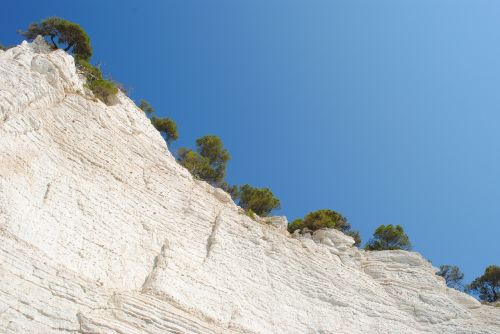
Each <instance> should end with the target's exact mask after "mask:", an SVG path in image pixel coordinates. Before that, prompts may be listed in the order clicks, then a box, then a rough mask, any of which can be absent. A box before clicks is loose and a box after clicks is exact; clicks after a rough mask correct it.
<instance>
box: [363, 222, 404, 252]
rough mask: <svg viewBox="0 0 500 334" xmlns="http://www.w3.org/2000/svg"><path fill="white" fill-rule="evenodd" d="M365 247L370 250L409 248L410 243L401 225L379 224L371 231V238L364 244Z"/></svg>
mask: <svg viewBox="0 0 500 334" xmlns="http://www.w3.org/2000/svg"><path fill="white" fill-rule="evenodd" d="M365 249H366V250H372V251H374V250H377V251H378V250H388V249H403V250H410V249H411V243H410V239H409V238H408V236H407V235H406V234H405V232H404V230H403V227H401V225H396V226H393V225H391V224H389V225H387V226H385V225H380V226H379V227H378V228H377V229H376V230H375V232H374V233H373V239H371V240H370V241H369V242H368V243H367V244H366V245H365Z"/></svg>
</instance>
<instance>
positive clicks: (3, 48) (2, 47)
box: [0, 43, 7, 51]
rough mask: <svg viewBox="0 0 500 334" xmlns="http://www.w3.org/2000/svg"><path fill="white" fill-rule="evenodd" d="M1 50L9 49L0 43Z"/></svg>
mask: <svg viewBox="0 0 500 334" xmlns="http://www.w3.org/2000/svg"><path fill="white" fill-rule="evenodd" d="M0 50H2V51H5V50H7V48H6V47H5V46H3V44H2V43H0Z"/></svg>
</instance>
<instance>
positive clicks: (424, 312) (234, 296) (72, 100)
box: [0, 41, 500, 334]
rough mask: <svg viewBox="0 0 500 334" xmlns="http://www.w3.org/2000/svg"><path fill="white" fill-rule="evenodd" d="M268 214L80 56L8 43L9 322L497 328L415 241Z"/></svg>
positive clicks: (232, 329) (496, 320)
mask: <svg viewBox="0 0 500 334" xmlns="http://www.w3.org/2000/svg"><path fill="white" fill-rule="evenodd" d="M257 220H258V221H254V220H252V219H251V218H249V217H248V216H247V215H245V214H244V213H242V210H240V209H239V208H238V207H237V206H235V205H234V203H233V202H232V201H231V200H230V198H229V197H228V196H227V194H225V193H224V192H222V191H220V190H218V189H214V188H212V187H211V186H209V185H208V184H206V183H204V182H201V181H197V180H194V179H193V178H192V177H191V175H190V174H189V172H187V171H186V170H185V169H184V168H182V167H181V166H179V165H178V164H177V163H176V161H175V159H174V158H173V157H172V155H171V154H170V153H169V151H168V149H167V147H166V145H165V142H164V141H163V139H162V138H161V136H160V135H159V133H158V132H157V131H156V130H155V129H154V128H153V127H152V126H151V124H150V122H149V121H148V119H147V118H146V117H145V115H144V114H143V113H142V112H141V111H140V110H139V109H138V108H137V107H136V106H135V104H134V103H133V102H132V101H130V100H129V99H128V98H127V97H126V96H124V95H122V94H120V95H119V96H118V98H117V101H116V103H114V104H113V105H112V106H106V105H105V104H103V103H102V102H100V101H97V100H95V99H93V98H92V96H90V95H89V92H88V91H87V90H86V89H85V88H84V85H83V81H82V78H81V77H80V76H79V75H78V74H77V72H76V70H75V66H74V61H73V58H72V57H71V56H69V55H67V54H66V53H64V52H63V51H61V50H58V51H53V52H51V51H50V50H48V49H47V48H46V47H45V46H44V44H43V43H42V42H41V41H36V42H34V43H31V44H29V43H26V42H24V43H23V44H22V45H20V46H18V47H15V48H12V49H9V50H8V51H5V52H3V51H0V332H1V333H62V332H73V333H346V334H347V333H349V334H352V333H474V334H477V333H500V309H499V308H494V307H487V306H481V305H480V304H479V303H478V302H477V301H476V300H475V299H473V298H472V297H469V296H467V295H465V294H462V293H459V292H457V291H455V290H451V289H448V288H447V287H446V286H445V284H444V282H443V280H442V279H441V278H439V277H437V276H436V275H435V274H434V269H433V268H432V266H431V264H430V263H428V261H426V260H425V259H423V258H422V257H421V256H420V255H419V254H417V253H412V252H404V251H384V252H364V251H360V250H358V249H357V248H355V247H352V244H353V240H352V239H351V238H350V237H347V236H345V235H343V234H342V233H340V232H338V231H334V230H325V231H318V232H316V233H315V234H314V235H312V236H310V235H304V236H298V235H295V236H290V235H289V234H288V233H287V232H286V231H285V230H284V226H285V225H284V224H285V222H286V218H274V219H270V220H260V219H257Z"/></svg>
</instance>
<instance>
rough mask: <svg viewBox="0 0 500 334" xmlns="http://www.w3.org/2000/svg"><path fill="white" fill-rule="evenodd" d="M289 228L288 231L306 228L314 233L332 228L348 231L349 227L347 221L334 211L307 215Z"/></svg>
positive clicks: (315, 212) (314, 212)
mask: <svg viewBox="0 0 500 334" xmlns="http://www.w3.org/2000/svg"><path fill="white" fill-rule="evenodd" d="M292 224H293V225H292V226H291V227H290V226H289V230H290V229H291V230H293V231H295V230H296V229H303V228H308V229H309V230H311V231H316V230H319V229H322V228H334V229H337V230H340V231H342V232H347V231H349V230H350V228H351V225H350V224H349V223H348V222H347V219H346V218H345V217H344V216H342V215H341V214H340V213H338V212H336V211H334V210H318V211H313V212H310V213H308V214H307V215H306V216H305V217H304V219H300V221H299V220H295V221H293V222H292ZM293 231H292V232H293Z"/></svg>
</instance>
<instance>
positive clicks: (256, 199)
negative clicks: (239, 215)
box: [238, 184, 280, 216]
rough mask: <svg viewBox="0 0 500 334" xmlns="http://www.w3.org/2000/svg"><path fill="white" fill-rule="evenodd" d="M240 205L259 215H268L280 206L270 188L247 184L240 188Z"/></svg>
mask: <svg viewBox="0 0 500 334" xmlns="http://www.w3.org/2000/svg"><path fill="white" fill-rule="evenodd" d="M238 198H239V205H240V206H241V207H242V208H243V209H245V210H250V211H252V212H254V213H255V214H257V215H259V216H267V215H269V214H270V213H271V211H273V210H274V209H278V208H279V207H280V200H279V199H277V198H276V197H275V196H274V194H273V193H272V191H271V190H269V188H254V187H252V186H250V185H249V184H245V185H243V186H241V187H240V189H239V196H238Z"/></svg>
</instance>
